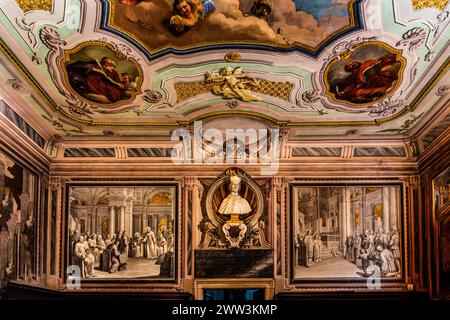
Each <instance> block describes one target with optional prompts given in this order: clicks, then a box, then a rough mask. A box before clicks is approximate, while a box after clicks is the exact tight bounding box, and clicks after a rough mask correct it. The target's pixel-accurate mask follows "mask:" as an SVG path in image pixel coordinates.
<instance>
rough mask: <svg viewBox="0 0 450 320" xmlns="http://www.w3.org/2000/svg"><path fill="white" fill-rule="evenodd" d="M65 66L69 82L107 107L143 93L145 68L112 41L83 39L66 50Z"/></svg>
mask: <svg viewBox="0 0 450 320" xmlns="http://www.w3.org/2000/svg"><path fill="white" fill-rule="evenodd" d="M61 66H62V69H63V70H64V81H65V84H66V86H67V87H68V88H71V89H72V90H71V91H74V92H76V93H77V94H78V95H79V96H81V97H82V98H84V99H85V100H88V101H89V102H90V103H94V104H99V105H100V106H102V107H103V108H104V109H105V110H108V109H109V110H111V109H113V108H114V107H116V106H118V105H123V104H125V103H127V102H130V101H131V100H133V99H134V97H135V96H136V95H137V94H139V93H140V88H141V84H142V80H143V79H142V71H141V68H140V67H139V65H138V64H137V62H136V61H135V60H134V59H132V58H126V57H125V56H124V55H123V54H121V53H120V52H116V51H114V50H113V47H112V46H111V45H109V44H108V43H103V42H95V41H91V42H86V43H82V44H80V45H78V46H77V47H75V48H74V49H72V50H68V51H66V52H65V55H64V58H63V60H62V62H61Z"/></svg>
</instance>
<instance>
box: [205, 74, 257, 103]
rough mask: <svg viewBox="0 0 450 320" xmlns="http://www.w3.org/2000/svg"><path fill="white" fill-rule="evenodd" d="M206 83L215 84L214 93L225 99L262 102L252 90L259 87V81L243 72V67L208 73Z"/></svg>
mask: <svg viewBox="0 0 450 320" xmlns="http://www.w3.org/2000/svg"><path fill="white" fill-rule="evenodd" d="M206 82H207V83H214V87H213V92H214V93H215V94H217V95H222V96H223V97H224V98H225V99H233V98H236V99H240V100H242V101H246V102H248V101H260V100H262V99H261V98H259V97H257V96H255V95H254V94H253V93H252V92H251V90H250V88H251V87H257V86H259V80H258V79H256V78H254V77H251V76H249V75H248V74H247V73H244V72H243V71H242V67H237V68H234V69H233V68H231V67H225V68H222V69H220V70H219V72H210V71H208V72H207V73H206Z"/></svg>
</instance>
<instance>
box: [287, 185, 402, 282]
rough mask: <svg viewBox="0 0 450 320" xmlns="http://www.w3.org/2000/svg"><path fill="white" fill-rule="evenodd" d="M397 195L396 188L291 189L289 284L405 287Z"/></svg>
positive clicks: (400, 209)
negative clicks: (290, 277)
mask: <svg viewBox="0 0 450 320" xmlns="http://www.w3.org/2000/svg"><path fill="white" fill-rule="evenodd" d="M402 190H403V188H402V185H401V184H364V185H363V184H359V185H357V184H328V185H323V184H321V185H314V184H308V185H306V184H293V185H292V186H291V201H292V202H291V208H292V214H291V239H292V241H291V259H292V263H291V275H292V279H293V282H294V283H303V284H308V283H310V284H311V283H315V284H321V283H323V284H325V285H326V283H330V282H333V283H346V284H353V283H354V284H355V285H358V286H361V285H362V286H364V285H365V284H366V283H368V280H369V282H370V280H372V279H375V278H376V279H377V280H376V282H375V284H376V283H379V284H381V285H383V284H387V283H390V284H393V283H401V282H404V278H405V276H404V274H405V262H404V261H405V259H404V257H405V255H404V248H406V246H405V245H404V243H403V242H404V241H403V230H404V225H403V222H402V221H403V217H404V213H403V209H402V207H403V205H402V203H403V195H402V193H403V191H402ZM378 280H380V281H379V282H377V281H378ZM371 283H372V284H374V282H371Z"/></svg>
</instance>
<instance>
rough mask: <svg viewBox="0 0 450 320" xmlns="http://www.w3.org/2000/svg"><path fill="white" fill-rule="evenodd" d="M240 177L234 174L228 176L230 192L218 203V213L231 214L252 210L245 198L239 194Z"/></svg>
mask: <svg viewBox="0 0 450 320" xmlns="http://www.w3.org/2000/svg"><path fill="white" fill-rule="evenodd" d="M240 187H241V178H240V177H239V176H236V175H232V176H230V191H231V192H230V194H229V195H228V196H227V197H226V198H225V199H223V201H222V203H221V204H220V208H219V213H221V214H230V215H232V216H236V215H241V214H246V213H249V212H250V211H252V208H251V207H250V204H249V203H248V201H247V200H245V199H244V198H242V197H241V196H240V195H239V193H238V192H239V189H240Z"/></svg>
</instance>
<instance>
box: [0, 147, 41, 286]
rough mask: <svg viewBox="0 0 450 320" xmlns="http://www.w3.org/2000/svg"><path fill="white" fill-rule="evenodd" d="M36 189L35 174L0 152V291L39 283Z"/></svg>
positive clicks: (37, 185) (37, 186)
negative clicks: (15, 283)
mask: <svg viewBox="0 0 450 320" xmlns="http://www.w3.org/2000/svg"><path fill="white" fill-rule="evenodd" d="M38 188H39V178H38V175H37V174H35V173H33V172H31V171H29V170H28V169H26V168H25V166H23V165H22V164H21V163H20V162H19V161H18V160H17V159H14V158H13V157H11V156H10V155H9V154H7V153H6V152H3V151H0V196H1V203H0V282H1V283H0V288H1V287H4V286H6V284H7V283H8V281H10V280H15V281H18V282H20V283H24V284H37V283H38V281H39V277H38V275H39V273H40V272H39V270H40V269H39V264H38V254H37V252H38V240H37V239H38V232H37V230H38V229H37V227H36V226H37V224H38V222H39V215H38V205H39V203H38V202H39V200H38V199H39V197H38Z"/></svg>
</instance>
